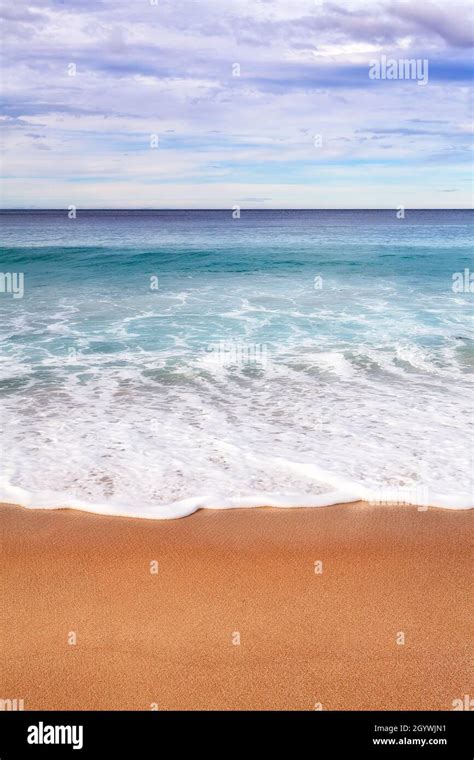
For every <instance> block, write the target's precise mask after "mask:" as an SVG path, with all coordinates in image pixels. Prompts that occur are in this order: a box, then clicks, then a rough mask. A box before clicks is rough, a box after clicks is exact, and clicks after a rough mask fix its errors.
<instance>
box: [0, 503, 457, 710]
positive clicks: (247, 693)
mask: <svg viewBox="0 0 474 760" xmlns="http://www.w3.org/2000/svg"><path fill="white" fill-rule="evenodd" d="M471 525H472V513H469V512H461V511H459V512H458V511H448V510H440V509H428V510H427V511H418V510H417V509H416V508H415V507H410V506H398V507H387V506H381V507H373V506H369V505H367V504H356V505H350V506H348V505H342V506H337V507H327V508H321V509H282V510H277V509H249V510H245V509H241V510H228V511H210V510H202V511H199V512H197V513H195V514H194V515H192V516H190V517H186V518H183V519H181V520H171V521H151V520H133V519H128V518H113V517H105V516H101V515H92V514H87V513H84V512H76V511H72V510H55V511H48V510H28V509H23V508H20V507H13V506H6V505H4V506H2V507H1V508H0V526H1V537H2V557H3V562H2V589H3V591H4V605H3V607H4V615H3V625H2V629H3V630H2V652H3V659H4V665H3V668H2V671H3V673H2V686H1V692H2V693H1V694H0V697H2V698H16V699H24V706H25V709H26V710H28V709H31V710H33V709H38V710H39V709H41V710H44V709H59V710H62V709H77V710H83V709H101V710H103V709H109V710H114V709H127V710H129V709H130V710H149V709H152V708H154V707H156V706H157V707H158V709H162V710H188V709H212V710H214V709H223V710H236V709H265V710H275V709H283V710H294V709H304V710H312V709H314V708H315V706H316V707H319V706H322V708H323V709H326V710H355V709H360V710H373V709H376V710H386V709H394V710H398V709H415V710H418V709H420V710H421V709H430V710H431V709H445V710H450V709H452V702H453V700H454V699H457V698H462V696H463V695H465V694H469V693H470V688H471V686H470V684H471V683H472V681H471V678H470V676H471V673H470V669H469V653H468V644H469V640H470V632H469V627H468V619H469V612H468V611H469V602H468V595H469V578H470V567H469V564H470V563H469V544H470V538H471V536H472V533H471V529H470V526H471ZM153 561H156V562H157V563H158V572H157V573H152V572H150V569H153V567H154V566H153V565H151V564H150V563H152V562H153ZM315 562H316V563H320V562H321V563H322V572H317V571H318V570H321V565H319V564H316V565H315ZM402 634H403V635H402ZM74 636H75V637H76V643H75V644H74V643H72V642H74ZM239 639H240V643H239ZM403 640H404V643H401V642H402V641H403ZM471 691H472V688H471Z"/></svg>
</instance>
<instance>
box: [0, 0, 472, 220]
mask: <svg viewBox="0 0 474 760" xmlns="http://www.w3.org/2000/svg"><path fill="white" fill-rule="evenodd" d="M472 8H473V6H472V4H471V3H468V2H464V0H463V2H460V3H457V2H456V1H454V2H447V0H440V2H429V1H428V0H426V1H425V0H417V1H416V2H415V1H414V0H410V2H403V1H399V0H391V1H390V0H389V1H388V2H384V0H377V2H367V1H366V2H350V0H349V2H348V1H347V0H345V1H344V2H319V0H133V2H130V1H129V0H49V1H48V2H46V1H43V0H36V2H27V1H26V0H15V2H7V3H6V4H5V7H4V10H3V11H2V18H3V20H2V39H3V44H2V50H1V55H2V69H1V80H2V81H1V90H2V99H1V111H0V113H1V116H0V124H1V127H2V133H3V134H2V141H1V146H2V154H1V163H2V175H3V178H4V179H3V181H2V184H1V191H0V201H1V206H2V207H3V208H68V207H69V206H70V205H74V206H76V207H77V208H229V209H230V208H233V207H235V206H239V207H240V208H241V209H245V208H398V207H399V206H403V207H405V208H470V207H472V160H471V156H472V154H471V150H472V115H473V114H472V72H473V48H472V45H473V36H474V35H473V30H474V26H473V10H472ZM406 59H415V60H417V61H419V66H420V67H421V66H427V69H425V71H427V75H428V76H427V79H428V81H427V83H426V84H420V83H419V81H418V80H419V79H420V78H421V77H420V76H419V77H418V79H417V78H416V77H412V78H400V77H401V74H400V72H401V69H399V68H398V63H397V64H396V66H397V68H395V69H393V67H392V71H393V70H395V73H396V74H397V72H398V74H399V75H400V76H399V77H398V78H396V79H395V78H384V79H382V78H373V73H374V71H377V69H374V62H375V64H376V65H377V66H378V67H379V69H378V71H379V74H381V72H382V70H383V61H384V60H385V62H387V61H388V65H390V61H395V62H398V61H399V60H406ZM424 61H425V62H427V63H425V64H424V63H423V62H424ZM371 70H372V75H371V74H370V72H371ZM421 70H422V69H421V68H420V69H419V71H420V72H421ZM402 73H403V72H402Z"/></svg>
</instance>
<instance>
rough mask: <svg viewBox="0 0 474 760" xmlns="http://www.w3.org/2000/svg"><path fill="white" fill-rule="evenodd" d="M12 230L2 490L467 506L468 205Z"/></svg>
mask: <svg viewBox="0 0 474 760" xmlns="http://www.w3.org/2000/svg"><path fill="white" fill-rule="evenodd" d="M0 218H1V222H2V241H3V246H2V251H1V256H0V272H2V273H4V274H5V273H16V274H21V275H22V276H23V278H24V293H23V294H22V297H14V293H13V292H11V291H10V292H9V291H8V283H7V281H6V280H5V279H4V280H3V284H4V287H3V290H4V291H6V292H0V341H1V343H0V345H1V351H0V402H1V412H0V414H1V425H2V432H1V437H0V446H1V449H0V451H1V471H0V498H3V499H6V500H9V501H15V502H18V503H22V504H25V505H29V506H45V507H55V506H61V505H71V506H78V507H83V508H88V509H95V510H97V511H103V512H117V513H123V514H140V515H143V516H150V517H169V516H176V515H181V514H187V513H188V512H190V511H193V510H194V509H195V508H197V507H198V506H202V505H207V506H211V507H212V506H215V507H225V506H232V505H235V504H239V505H241V504H245V505H249V506H252V505H257V504H270V503H272V504H276V505H297V504H311V505H314V506H317V505H320V504H327V503H331V502H334V501H338V500H344V501H349V500H353V499H355V498H360V497H365V498H369V499H372V500H375V501H415V502H417V503H420V504H425V503H429V504H439V505H440V506H445V507H466V506H472V503H473V496H472V464H473V455H472V451H473V447H472V443H473V432H472V430H473V428H472V425H473V418H472V400H471V399H472V385H473V371H474V330H473V321H472V315H473V311H472V299H473V293H471V292H470V289H469V286H468V287H464V288H463V289H461V290H459V288H458V289H457V290H453V275H455V274H456V273H459V274H460V275H461V274H462V275H463V277H464V279H463V282H464V283H469V273H470V272H473V271H474V265H473V262H472V254H471V252H472V243H473V236H472V218H473V215H472V212H469V211H407V212H406V218H405V219H397V217H396V213H395V212H391V211H372V212H365V211H343V212H342V211H331V212H313V211H268V212H263V211H262V212H257V211H248V212H246V211H242V215H241V218H240V219H233V218H232V213H231V212H230V211H229V212H226V211H213V212H212V211H209V212H206V211H192V212H186V211H184V212H179V211H175V212H149V211H146V212H145V211H144V212H136V211H135V212H114V211H107V212H105V211H104V212H97V211H96V212H92V211H89V212H86V211H80V210H79V211H78V215H77V218H76V219H68V216H67V212H66V211H58V212H34V211H28V212H3V213H2V214H1V215H0ZM466 269H467V270H468V273H467V275H465V270H466ZM473 290H474V286H473ZM17 295H19V294H18V293H17Z"/></svg>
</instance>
